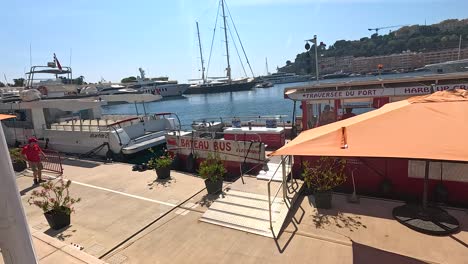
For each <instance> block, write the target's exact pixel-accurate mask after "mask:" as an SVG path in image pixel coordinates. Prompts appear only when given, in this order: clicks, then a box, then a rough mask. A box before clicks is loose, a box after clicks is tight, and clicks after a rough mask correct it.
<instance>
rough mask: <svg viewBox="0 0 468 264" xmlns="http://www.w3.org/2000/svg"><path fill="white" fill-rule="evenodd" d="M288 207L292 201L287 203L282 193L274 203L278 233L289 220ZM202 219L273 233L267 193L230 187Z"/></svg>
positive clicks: (250, 231) (274, 219)
mask: <svg viewBox="0 0 468 264" xmlns="http://www.w3.org/2000/svg"><path fill="white" fill-rule="evenodd" d="M301 187H302V185H301ZM300 189H301V188H300V187H299V188H298V189H297V192H296V193H295V195H294V197H293V199H292V201H294V200H295V198H296V197H297V196H298V192H299V191H300ZM288 201H289V200H288ZM289 207H290V204H289V202H287V203H285V201H284V200H283V198H282V197H276V198H275V199H274V201H273V203H272V206H271V208H272V213H271V216H272V225H273V232H274V234H275V235H276V236H278V234H279V232H280V230H281V227H282V226H283V223H284V221H285V220H286V216H287V214H288V212H289ZM200 221H203V222H206V223H211V224H216V225H220V226H224V227H228V228H233V229H237V230H241V231H245V232H249V233H253V234H257V235H261V236H266V237H274V236H273V233H272V230H271V229H270V220H269V209H268V196H266V195H260V194H254V193H248V192H243V191H237V190H232V189H228V190H226V191H225V192H224V193H223V195H221V196H220V197H219V198H218V199H217V200H216V201H215V202H213V204H211V206H210V208H209V209H208V211H206V212H205V213H204V214H203V216H202V217H201V219H200Z"/></svg>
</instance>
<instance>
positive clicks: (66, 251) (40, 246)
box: [0, 228, 106, 264]
mask: <svg viewBox="0 0 468 264" xmlns="http://www.w3.org/2000/svg"><path fill="white" fill-rule="evenodd" d="M31 232H32V234H31V235H32V238H33V244H34V249H35V251H36V257H37V260H38V261H39V263H40V264H55V263H72V264H105V263H106V262H104V261H102V260H99V259H97V258H95V257H93V256H91V255H89V254H86V253H84V252H83V251H80V249H78V248H77V247H75V246H73V245H67V244H65V243H64V242H62V241H60V240H58V239H55V238H53V237H50V236H48V235H46V234H44V233H42V232H39V231H36V230H34V229H33V228H31ZM0 264H3V258H2V257H1V253H0Z"/></svg>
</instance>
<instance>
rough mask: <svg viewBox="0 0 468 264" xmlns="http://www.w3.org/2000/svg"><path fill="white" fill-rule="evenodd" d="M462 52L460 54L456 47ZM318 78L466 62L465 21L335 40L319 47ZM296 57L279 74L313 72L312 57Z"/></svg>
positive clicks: (467, 24)
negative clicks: (450, 62)
mask: <svg viewBox="0 0 468 264" xmlns="http://www.w3.org/2000/svg"><path fill="white" fill-rule="evenodd" d="M460 42H461V50H460V54H459V45H460ZM317 49H318V54H319V55H318V56H319V69H320V72H321V74H327V73H334V72H339V71H343V72H350V73H351V72H353V73H367V72H375V71H376V70H377V65H379V64H381V65H383V70H386V71H391V70H400V71H408V70H414V69H416V68H420V67H423V66H424V65H427V64H432V63H439V62H444V61H450V60H457V59H465V58H468V19H462V20H458V19H448V20H445V21H442V22H440V23H438V24H433V25H429V26H426V25H412V26H405V27H402V28H400V29H398V30H396V31H393V32H390V33H388V34H385V35H378V34H373V35H372V36H371V37H363V38H361V39H360V40H338V41H336V42H335V43H334V44H333V45H330V46H328V47H327V46H326V45H319V46H318V47H317ZM314 50H315V48H314V47H313V46H312V48H311V49H310V53H309V52H306V51H305V52H302V53H300V54H297V56H296V59H295V60H294V62H291V61H287V62H286V65H285V66H284V67H281V68H279V71H281V72H293V73H297V74H307V73H312V74H313V73H314V72H315V56H314V54H313V51H314Z"/></svg>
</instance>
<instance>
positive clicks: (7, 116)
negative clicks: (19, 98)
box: [0, 114, 16, 120]
mask: <svg viewBox="0 0 468 264" xmlns="http://www.w3.org/2000/svg"><path fill="white" fill-rule="evenodd" d="M10 118H16V116H14V115H4V114H0V120H5V119H10Z"/></svg>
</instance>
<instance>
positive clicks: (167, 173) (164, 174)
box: [156, 167, 171, 180]
mask: <svg viewBox="0 0 468 264" xmlns="http://www.w3.org/2000/svg"><path fill="white" fill-rule="evenodd" d="M156 175H158V179H161V180H162V179H167V178H170V177H171V168H170V167H164V168H157V169H156Z"/></svg>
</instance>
